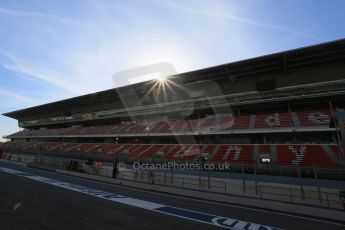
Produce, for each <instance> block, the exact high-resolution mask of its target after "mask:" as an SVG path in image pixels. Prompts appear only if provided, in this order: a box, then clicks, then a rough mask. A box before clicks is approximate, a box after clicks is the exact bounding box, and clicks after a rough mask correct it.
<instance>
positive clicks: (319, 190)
mask: <svg viewBox="0 0 345 230" xmlns="http://www.w3.org/2000/svg"><path fill="white" fill-rule="evenodd" d="M313 171H314V177H315V180H316V189H317V194H318V196H319V201H320V203H322V193H321V189H320V183H319V179H318V177H317V171H316V168H315V165H313Z"/></svg>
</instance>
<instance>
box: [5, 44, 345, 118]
mask: <svg viewBox="0 0 345 230" xmlns="http://www.w3.org/2000/svg"><path fill="white" fill-rule="evenodd" d="M342 63H345V39H340V40H336V41H331V42H327V43H322V44H318V45H313V46H308V47H303V48H298V49H293V50H289V51H284V52H279V53H274V54H269V55H265V56H260V57H255V58H250V59H246V60H241V61H236V62H232V63H228V64H223V65H219V66H214V67H209V68H205V69H200V70H195V71H191V72H187V73H182V74H178V75H175V76H171V77H170V78H173V79H177V80H179V81H180V82H182V83H183V84H188V83H192V82H197V81H202V80H207V79H212V80H220V79H229V76H233V77H236V79H238V80H240V79H246V78H253V77H257V76H260V75H267V74H276V73H279V74H282V73H283V74H287V73H291V72H296V71H302V70H307V69H310V68H315V67H316V66H317V67H319V66H328V65H335V64H342ZM145 84H147V82H142V83H137V84H134V85H130V86H123V87H119V88H115V89H110V90H106V91H101V92H96V93H91V94H87V95H83V96H78V97H74V98H70V99H66V100H61V101H57V102H52V103H48V104H43V105H39V106H35V107H31V108H26V109H22V110H17V111H13V112H9V113H4V114H3V115H4V116H7V117H11V118H15V119H20V118H22V117H25V116H29V115H32V114H36V113H44V112H48V111H51V110H55V111H56V110H59V109H61V110H64V109H66V108H69V107H77V106H80V105H81V104H84V105H85V104H95V103H98V102H99V101H104V100H117V99H119V95H118V91H119V90H121V91H126V89H127V88H128V87H132V88H134V89H138V90H139V89H140V88H142V87H144V85H145Z"/></svg>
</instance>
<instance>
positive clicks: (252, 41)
mask: <svg viewBox="0 0 345 230" xmlns="http://www.w3.org/2000/svg"><path fill="white" fill-rule="evenodd" d="M344 9H345V1H343V0H289V1H277V0H237V1H232V0H223V1H221V0H181V1H168V0H166V1H163V0H162V1H159V0H126V1H125V0H25V1H24V0H21V1H19V0H0V98H1V101H0V113H4V112H8V111H13V110H17V109H21V108H26V107H30V106H33V105H38V104H42V103H47V102H52V101H55V100H61V99H65V98H69V97H73V96H77V95H81V94H86V93H91V92H95V91H100V90H105V89H109V88H111V87H113V82H112V75H113V74H114V73H116V72H119V71H122V70H126V69H130V68H135V67H139V66H144V65H148V64H153V63H157V62H162V61H164V62H169V63H171V64H173V65H174V66H175V67H176V68H177V70H178V72H185V71H189V70H194V69H199V68H204V67H208V66H213V65H219V64H223V63H228V62H231V61H236V60H241V59H245V58H250V57H255V56H259V55H264V54H269V53H273V52H278V51H283V50H288V49H292V48H297V47H302V46H306V45H312V44H317V43H321V42H326V41H330V40H335V39H340V38H343V37H345V23H344V22H343V21H344V16H343V15H344ZM126 84H128V79H115V86H121V85H126ZM16 131H18V127H17V123H16V121H15V120H12V119H8V118H5V117H1V118H0V136H3V135H6V134H9V133H13V132H16ZM0 140H1V139H0Z"/></svg>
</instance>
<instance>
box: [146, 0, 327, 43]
mask: <svg viewBox="0 0 345 230" xmlns="http://www.w3.org/2000/svg"><path fill="white" fill-rule="evenodd" d="M147 1H148V2H152V3H155V4H157V5H159V6H162V7H166V8H169V9H173V10H177V11H180V12H184V13H187V14H193V15H199V16H203V17H212V18H218V19H220V18H222V19H226V20H232V21H235V22H240V23H245V24H248V25H252V26H258V27H262V28H267V29H273V30H279V31H283V32H287V33H290V34H294V35H298V36H301V37H305V38H309V39H313V40H317V41H320V40H321V39H319V38H317V37H316V36H314V35H311V34H307V33H304V32H300V31H296V30H293V29H291V28H289V27H287V26H285V25H278V24H273V23H267V22H262V21H259V20H254V19H249V18H243V17H239V16H236V15H234V14H230V13H229V12H226V11H224V9H223V8H222V7H219V6H216V7H210V6H209V4H208V5H207V6H205V7H204V8H200V5H199V8H197V7H186V6H185V5H182V4H178V3H177V2H176V1H157V0H147Z"/></svg>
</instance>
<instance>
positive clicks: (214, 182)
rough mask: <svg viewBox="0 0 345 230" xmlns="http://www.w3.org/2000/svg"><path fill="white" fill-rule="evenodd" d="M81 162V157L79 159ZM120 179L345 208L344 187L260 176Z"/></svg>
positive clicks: (130, 174) (99, 171) (101, 172)
mask: <svg viewBox="0 0 345 230" xmlns="http://www.w3.org/2000/svg"><path fill="white" fill-rule="evenodd" d="M11 160H12V161H19V162H24V163H27V164H28V165H29V166H31V167H38V168H45V169H53V170H56V169H63V170H72V171H79V172H84V173H88V174H93V175H98V176H104V177H112V176H113V169H112V167H109V166H102V167H93V166H90V165H85V164H84V165H80V164H79V163H78V164H77V165H73V164H72V163H71V162H73V161H71V160H64V161H61V160H55V161H54V160H49V161H47V160H44V159H36V158H35V157H33V156H18V155H13V156H12V157H11ZM75 162H77V161H75ZM117 179H121V180H127V181H135V182H139V183H145V184H154V185H159V186H169V187H175V188H183V189H193V190H199V191H205V192H210V193H218V194H224V195H240V196H248V197H255V198H258V199H268V200H275V201H281V202H288V203H295V204H304V205H312V206H321V207H325V208H330V209H338V210H339V209H345V201H341V200H340V197H339V194H340V191H338V190H336V189H329V188H320V187H318V186H306V185H303V184H300V185H287V184H274V183H267V182H261V181H257V180H246V179H245V178H243V179H227V178H214V177H212V176H211V174H208V175H207V176H205V175H202V174H199V175H198V171H196V172H195V174H194V175H183V174H181V173H176V172H174V171H153V170H133V169H121V170H120V171H119V173H118V175H117Z"/></svg>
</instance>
